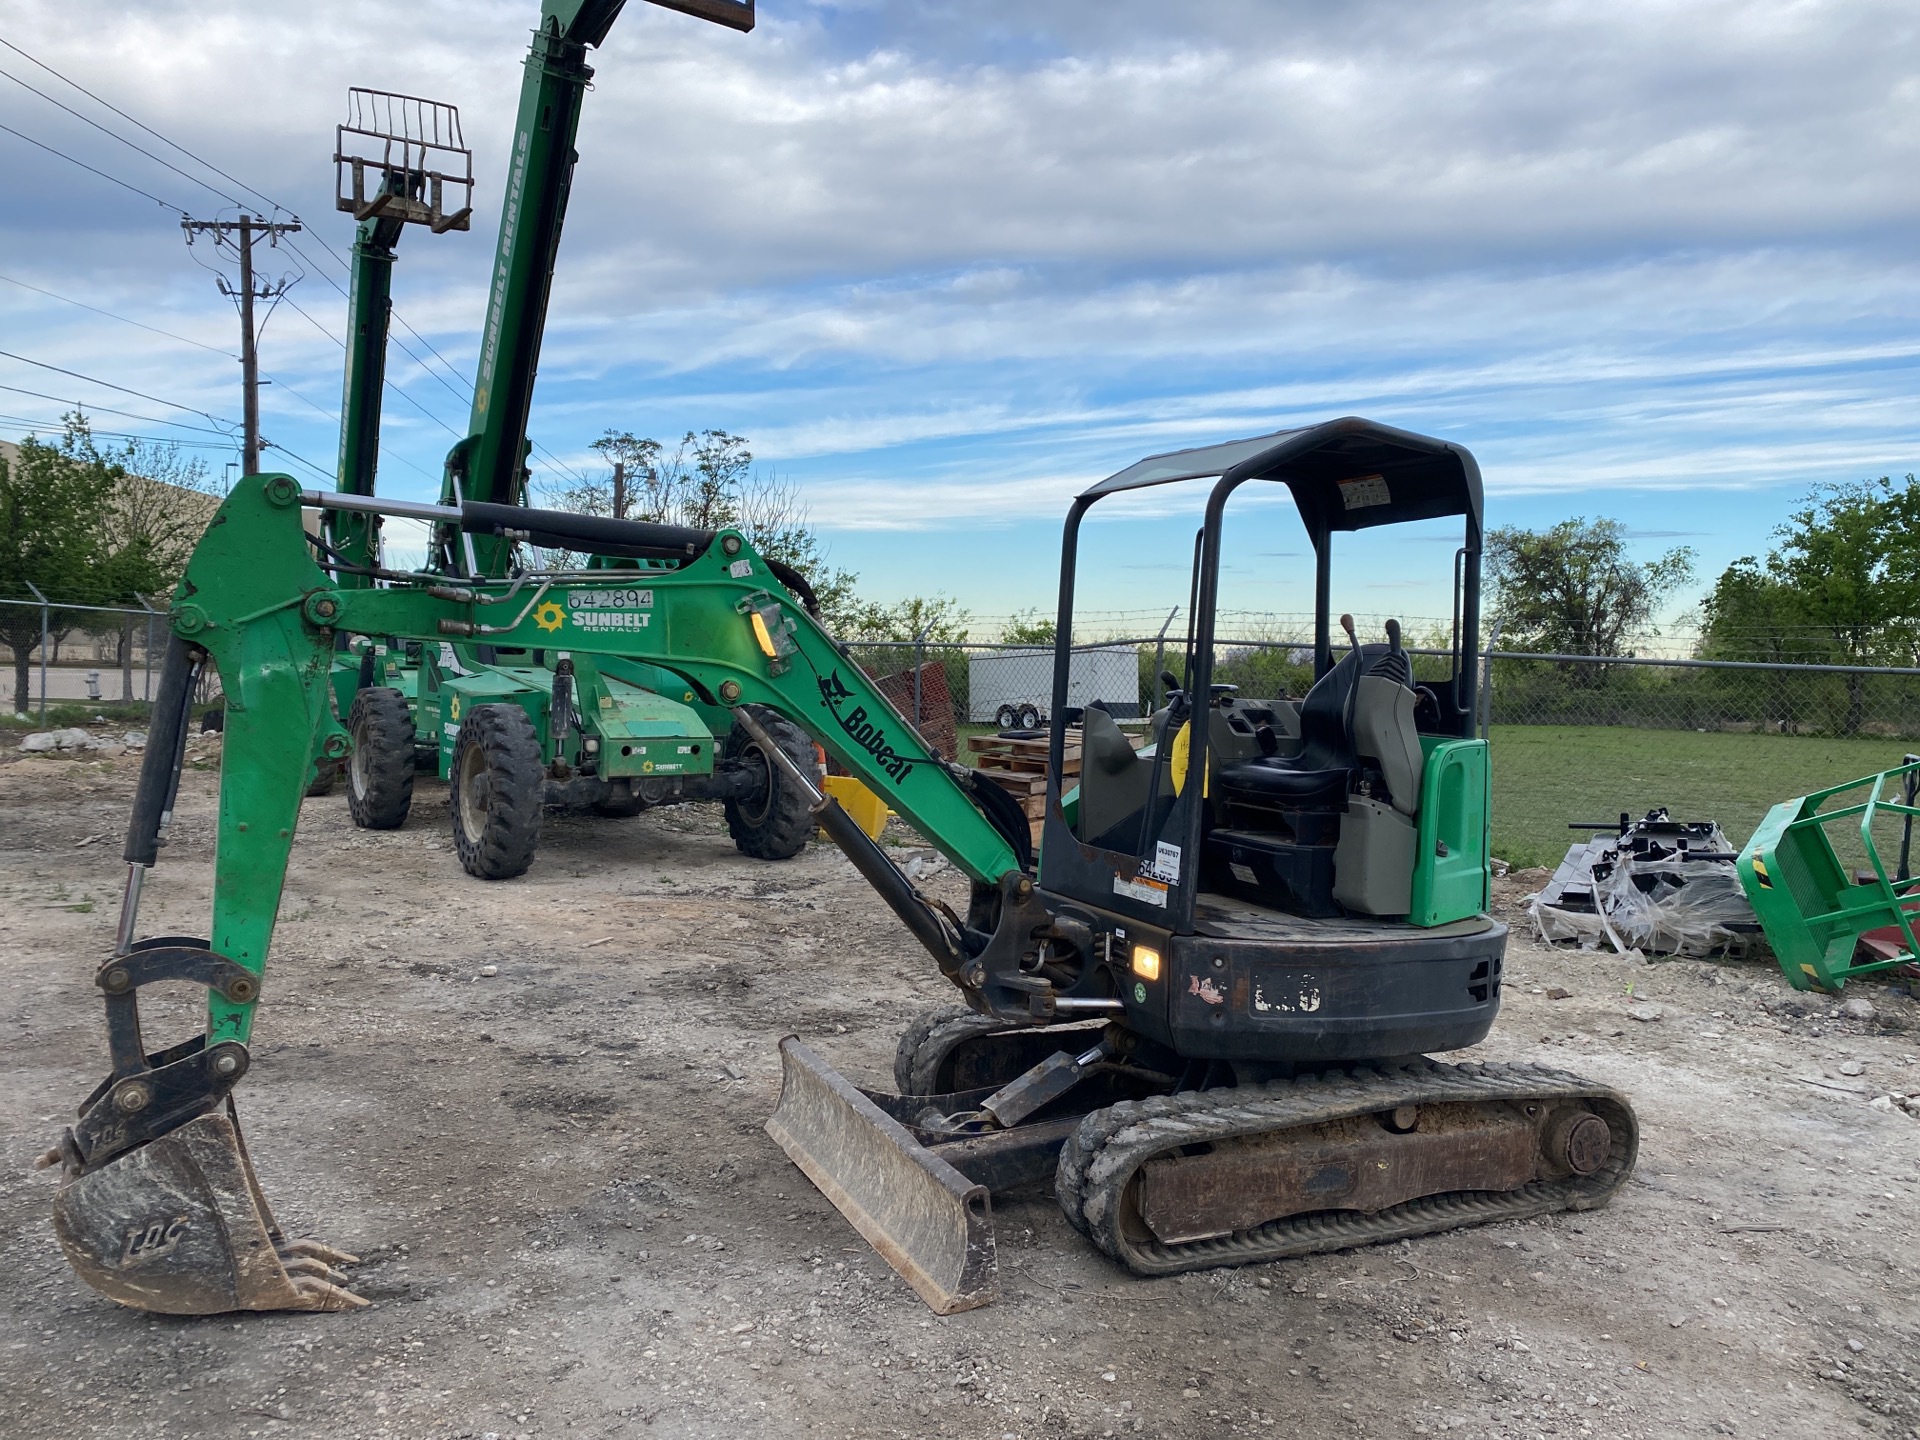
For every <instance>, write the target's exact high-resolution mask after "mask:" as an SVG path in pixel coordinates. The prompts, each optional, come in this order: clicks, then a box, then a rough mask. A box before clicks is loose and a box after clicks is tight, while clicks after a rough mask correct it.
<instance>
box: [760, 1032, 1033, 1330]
mask: <svg viewBox="0 0 1920 1440" xmlns="http://www.w3.org/2000/svg"><path fill="white" fill-rule="evenodd" d="M767 1134H769V1135H771V1136H772V1137H773V1139H774V1141H775V1143H776V1144H778V1145H779V1146H780V1148H781V1149H782V1150H784V1151H786V1152H787V1155H788V1156H789V1157H790V1158H791V1159H792V1160H793V1163H794V1164H796V1165H798V1166H799V1167H800V1169H801V1170H802V1171H804V1172H805V1173H806V1177H807V1178H808V1179H809V1180H811V1181H812V1182H813V1183H814V1184H815V1185H816V1186H817V1187H818V1188H819V1190H820V1193H821V1194H823V1195H825V1196H826V1197H827V1198H828V1199H829V1200H831V1201H832V1202H833V1203H834V1206H835V1207H836V1208H837V1209H838V1210H839V1211H840V1213H841V1214H842V1215H844V1216H846V1217H847V1220H848V1221H849V1222H850V1223H851V1224H852V1225H853V1228H854V1229H856V1230H858V1231H859V1232H860V1234H861V1236H862V1237H863V1238H864V1239H865V1240H866V1242H867V1243H868V1244H869V1245H871V1246H873V1248H874V1249H875V1250H876V1251H878V1252H879V1254H880V1256H881V1258H883V1259H884V1260H885V1261H886V1262H887V1263H888V1264H889V1265H891V1266H893V1268H894V1269H895V1270H897V1271H899V1272H900V1276H901V1278H902V1279H904V1280H905V1281H906V1282H907V1283H908V1284H909V1285H911V1286H912V1287H913V1288H914V1290H915V1292H917V1293H918V1294H919V1296H920V1298H921V1299H922V1300H924V1301H926V1302H927V1305H928V1306H929V1307H930V1308H931V1309H932V1310H933V1313H934V1314H936V1315H952V1314H956V1313H957V1312H959V1311H961V1310H972V1309H975V1308H976V1307H978V1306H981V1305H988V1304H991V1303H992V1302H993V1298H994V1277H995V1261H994V1248H993V1209H992V1201H991V1200H990V1199H989V1197H988V1193H987V1187H986V1186H985V1185H980V1184H976V1183H975V1182H974V1181H972V1180H969V1179H968V1178H967V1177H966V1176H965V1175H963V1174H961V1173H960V1171H959V1170H957V1169H955V1168H954V1167H953V1165H951V1164H950V1163H948V1162H947V1161H946V1160H944V1159H942V1158H941V1157H940V1156H939V1155H937V1154H935V1153H934V1152H933V1151H932V1150H930V1149H928V1148H927V1147H926V1146H925V1145H922V1144H921V1143H920V1142H919V1141H918V1140H916V1139H915V1138H914V1136H913V1135H912V1133H911V1132H909V1131H908V1130H907V1128H906V1127H905V1126H904V1125H902V1124H901V1123H900V1122H899V1121H898V1120H896V1119H894V1118H893V1117H892V1116H890V1115H888V1114H887V1113H886V1111H884V1110H882V1109H881V1108H880V1106H879V1105H878V1104H876V1103H875V1101H874V1099H873V1098H872V1097H870V1096H869V1095H868V1094H866V1093H865V1092H864V1091H861V1090H859V1089H857V1088H856V1087H854V1086H853V1085H850V1084H849V1083H848V1082H847V1081H846V1080H845V1079H844V1078H843V1077H842V1076H841V1075H839V1074H838V1073H837V1072H835V1070H834V1069H833V1067H831V1066H830V1065H828V1064H827V1063H826V1062H825V1061H824V1060H822V1059H821V1058H820V1057H819V1056H818V1055H816V1054H814V1053H813V1051H811V1050H809V1049H808V1048H807V1047H806V1046H805V1045H803V1044H801V1043H800V1041H799V1040H798V1039H797V1038H795V1037H793V1036H788V1037H787V1038H786V1039H785V1040H782V1041H781V1042H780V1103H779V1105H778V1106H776V1107H775V1108H774V1112H773V1115H772V1116H771V1117H770V1118H769V1119H768V1121H767Z"/></svg>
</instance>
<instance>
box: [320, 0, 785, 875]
mask: <svg viewBox="0 0 1920 1440" xmlns="http://www.w3.org/2000/svg"><path fill="white" fill-rule="evenodd" d="M655 3H658V0H655ZM667 8H670V9H677V10H684V11H687V12H688V13H691V14H694V15H697V16H700V17H701V18H704V19H709V20H717V21H719V22H721V23H723V24H726V25H729V26H731V27H733V28H735V29H749V28H751V26H752V23H753V7H752V6H751V4H736V3H731V0H698V3H687V4H672V5H669V6H668V7H667ZM621 10H622V3H621V0H545V3H544V4H543V7H542V10H541V15H540V24H539V26H538V28H537V29H536V30H535V32H534V35H533V40H532V44H531V46H530V49H529V53H528V56H527V62H526V67H525V74H524V76H523V78H522V81H521V87H520V99H519V105H518V109H517V111H516V115H515V124H514V130H513V140H512V144H511V148H510V151H509V155H508V163H507V165H506V167H505V168H506V175H505V183H504V185H503V189H502V197H501V214H500V228H499V234H498V237H497V240H496V242H495V252H494V262H493V271H492V275H493V282H492V284H491V285H489V287H488V290H487V308H486V314H485V316H484V317H483V319H482V322H481V325H480V335H481V337H482V343H481V351H480V362H479V370H478V373H477V375H476V376H475V380H474V398H473V409H472V414H471V416H470V418H469V421H468V433H467V434H466V435H465V436H464V437H463V438H462V439H461V440H460V441H459V442H458V443H457V444H455V445H454V446H453V448H452V450H451V451H450V452H449V454H448V456H447V460H446V465H445V468H444V472H443V477H442V483H441V503H442V504H445V505H457V504H458V503H459V502H460V501H462V500H479V501H485V502H489V503H495V504H510V505H517V504H520V503H522V502H523V501H524V500H525V498H526V490H527V485H528V474H527V456H528V453H529V450H530V444H529V439H528V433H527V425H528V414H529V407H530V406H531V403H532V398H533V391H534V385H535V381H536V379H537V375H538V371H539V361H540V347H541V342H542V339H543V337H544V334H545V330H546V318H547V308H548V300H549V295H550V289H551V285H552V279H553V270H554V265H555V262H556V260H557V257H558V255H559V248H560V239H561V233H562V230H563V228H564V224H565V220H566V212H567V204H568V200H569V197H570V194H571V190H572V184H573V172H574V166H575V162H576V160H577V158H578V157H577V155H576V154H575V151H574V139H575V133H576V131H577V129H578V125H579V120H580V113H581V107H582V106H583V104H584V103H585V99H586V95H587V91H588V89H589V84H590V82H591V81H592V79H593V75H594V72H593V69H592V67H591V66H589V65H588V63H587V60H588V56H589V54H590V52H591V51H592V50H593V49H594V48H596V47H598V46H599V45H601V44H602V43H603V42H604V41H605V39H606V36H607V34H608V32H609V29H610V27H611V26H612V25H613V23H614V21H615V19H616V18H617V17H618V16H619V14H620V12H621ZM350 109H351V115H350V119H349V123H348V124H347V125H344V126H342V127H340V132H339V142H338V144H337V146H336V166H337V168H338V174H339V179H338V181H337V183H336V187H335V188H336V191H337V195H338V200H337V203H338V205H339V208H341V209H343V210H346V211H348V212H350V213H352V214H353V215H355V216H356V217H357V218H358V219H359V221H360V225H359V233H358V238H357V240H356V243H355V245H354V251H353V254H354V277H353V290H352V303H351V308H350V315H349V329H350V331H351V339H350V345H349V349H348V354H347V378H346V388H345V401H344V403H343V407H342V422H341V435H340V466H339V476H340V478H339V489H340V490H341V491H343V492H344V493H347V494H354V495H371V494H372V493H373V489H374V486H373V481H374V459H375V457H376V455H377V452H378V443H379V419H380V395H381V386H382V383H383V379H384V370H383V366H384V357H385V349H386V342H387V316H388V308H389V307H388V301H387V294H388V286H389V283H390V273H391V270H392V264H393V254H392V246H393V244H394V242H395V241H396V240H397V239H398V236H399V233H400V231H401V229H402V228H403V227H404V225H405V223H406V222H408V221H414V222H418V223H421V224H425V225H428V226H430V227H431V228H433V229H435V230H436V231H439V230H443V229H451V228H465V226H466V224H467V211H468V210H469V209H470V201H471V193H472V184H473V181H472V167H471V163H470V157H469V155H468V152H467V151H466V150H465V149H464V148H463V146H462V144H461V141H460V129H459V116H458V113H457V112H456V111H454V110H453V107H452V106H449V105H439V104H435V103H433V102H429V101H421V100H417V99H413V98H412V97H408V96H395V95H388V94H385V93H384V92H374V91H363V90H356V91H354V92H353V93H352V97H351V106H350ZM361 152H366V153H364V154H363V153H361ZM349 161H350V162H351V170H350V171H349V169H348V168H347V166H348V163H349ZM455 161H457V162H458V163H457V164H455V163H454V162H455ZM436 162H437V163H436ZM446 167H451V168H452V169H453V171H454V172H455V178H454V180H453V184H452V187H451V188H452V189H453V190H454V192H455V196H454V198H453V199H446V198H444V196H445V193H446V191H447V190H448V188H449V186H448V183H447V180H446V177H445V176H444V175H443V173H442V170H443V168H446ZM349 178H351V182H352V183H351V184H349V183H348V180H349ZM461 186H464V193H463V194H462V193H460V187H461ZM459 199H464V200H466V201H468V202H469V204H468V205H467V206H464V207H462V208H461V209H459V210H453V211H449V210H448V209H446V208H444V207H446V206H451V205H453V204H455V203H456V202H457V200H459ZM324 523H325V528H326V532H327V535H328V537H329V540H330V541H331V543H332V544H333V545H334V547H335V551H336V553H337V555H338V556H339V558H341V559H343V560H345V561H346V562H348V564H349V565H351V566H358V567H361V568H362V569H363V570H364V567H367V566H369V565H371V564H372V563H373V559H374V556H375V554H376V553H377V547H378V524H379V517H378V516H377V515H375V514H370V513H367V512H365V511H357V510H329V511H327V512H326V514H325V522H324ZM510 551H511V546H503V545H502V543H501V542H500V541H498V540H496V539H494V538H493V537H491V536H484V535H483V536H474V535H471V534H468V533H464V532H459V531H456V530H454V529H452V528H451V527H448V526H437V527H435V532H434V537H433V542H432V545H431V559H430V564H429V568H430V569H433V570H435V571H438V572H440V573H442V574H444V575H447V576H448V577H449V578H452V579H456V580H465V579H468V578H471V577H472V576H476V575H479V576H487V577H498V576H500V575H502V574H504V573H505V569H504V567H505V565H506V563H507V561H506V557H507V556H508V554H509V553H510ZM589 563H590V564H591V565H593V566H595V567H603V566H604V567H605V568H606V569H607V571H608V573H607V575H606V586H605V589H604V592H603V594H604V598H605V600H606V602H607V603H606V604H604V605H602V606H600V607H599V608H600V609H602V610H604V611H605V612H606V613H604V614H602V615H601V616H600V617H599V620H600V622H601V623H602V624H603V625H605V626H607V627H609V628H613V627H617V626H621V625H624V626H627V627H628V628H634V627H637V626H639V625H643V624H644V623H645V622H646V618H647V617H646V613H645V611H644V609H643V608H641V607H638V606H630V605H625V604H623V603H622V602H624V601H625V600H627V599H628V598H630V597H633V596H636V595H639V594H641V593H643V592H644V589H645V586H646V584H647V576H646V574H645V573H644V566H645V565H646V564H647V563H650V562H643V561H638V560H635V559H633V558H632V557H611V556H607V555H603V554H596V555H594V556H593V557H592V559H591V561H590V562H589ZM652 563H657V562H652ZM775 568H776V570H777V569H778V568H779V567H778V566H777V565H776V566H775ZM339 578H340V583H341V584H342V585H343V586H346V585H351V584H353V583H355V577H354V572H353V571H352V570H343V571H341V572H340V577H339ZM784 578H785V581H786V583H787V585H788V587H789V588H792V589H796V590H797V591H799V593H800V594H801V595H802V596H803V597H805V596H807V595H808V594H810V592H809V591H808V590H807V589H806V582H805V581H804V580H803V579H802V578H800V577H799V576H797V575H794V574H792V573H791V572H788V573H787V574H786V575H785V577H784ZM358 583H367V582H366V580H365V577H364V575H362V576H361V577H360V578H359V582H358ZM542 614H543V615H545V616H549V617H550V614H551V612H542ZM540 638H541V640H542V642H543V643H541V644H538V645H535V646H532V647H527V646H515V645H511V644H508V643H506V642H505V641H504V640H502V639H499V638H497V637H493V636H488V635H480V636H475V637H473V638H471V639H466V640H457V641H448V640H446V639H444V638H443V639H442V640H441V641H439V642H438V643H432V644H428V645H424V646H423V645H421V644H419V643H418V642H415V643H413V644H410V645H408V644H402V645H394V644H393V643H392V641H393V637H390V636H382V635H373V636H364V637H359V638H358V639H357V640H350V637H348V636H347V634H346V633H345V632H344V631H343V632H340V638H339V642H338V643H339V644H340V645H341V647H342V653H341V655H340V658H338V659H337V660H336V661H335V667H334V684H335V705H336V708H337V709H338V712H339V714H340V715H341V716H342V718H343V719H344V720H345V722H346V726H347V729H348V731H349V732H350V733H351V735H352V737H353V741H354V749H353V757H352V759H351V761H350V762H349V763H348V764H347V766H346V781H347V806H348V810H349V812H350V813H351V815H352V817H353V820H354V823H355V824H357V825H360V826H363V827H365V828H368V829H376V830H389V829H397V828H399V827H400V826H402V825H404V824H405V823H406V821H407V818H408V815H409V814H410V813H411V810H412V805H413V780H414V773H415V769H416V767H417V766H424V767H427V768H431V769H432V770H433V771H435V773H437V774H438V775H439V776H440V777H441V778H442V779H446V780H449V781H453V780H455V775H454V771H453V761H454V753H453V751H454V741H455V739H456V738H457V736H458V732H459V723H458V722H459V711H460V710H461V709H462V708H463V707H471V706H474V705H483V704H513V705H517V706H518V707H519V708H520V709H521V710H523V711H524V712H525V713H526V717H527V719H528V720H529V721H530V722H531V725H532V734H531V739H530V740H529V739H526V738H525V737H522V738H521V739H520V740H518V741H516V742H514V743H516V744H517V745H518V746H519V748H520V750H521V751H522V754H521V757H520V758H521V763H520V765H519V766H518V767H517V768H516V769H515V770H514V771H513V772H512V774H511V776H503V781H504V783H507V784H511V785H512V786H513V787H514V788H515V790H516V792H517V793H516V795H515V797H514V798H513V801H512V803H511V804H503V805H501V806H500V807H498V809H497V812H496V815H495V820H496V822H497V823H496V833H495V834H494V836H493V837H492V838H491V839H490V840H489V841H488V842H487V843H484V844H483V843H480V841H479V840H478V838H477V837H476V836H475V835H474V834H473V833H472V832H471V829H470V827H469V825H468V822H469V821H470V820H471V819H472V818H473V817H472V816H471V815H470V814H468V813H466V812H463V810H462V809H461V807H460V806H459V805H458V804H455V805H454V806H453V807H452V822H453V832H454V848H455V851H456V853H457V854H458V855H459V856H460V860H461V864H462V865H463V866H464V867H465V868H466V869H467V871H468V873H469V874H472V875H475V876H478V877H480V878H482V879H489V880H500V879H508V878H511V877H513V876H515V875H518V874H520V873H521V872H522V871H524V870H525V869H526V868H527V867H528V866H529V865H530V864H532V862H533V859H534V856H535V854H536V851H537V847H538V844H539V830H540V820H541V813H542V809H543V807H544V806H546V805H574V806H586V807H591V808H592V809H593V810H595V811H596V812H598V813H600V814H603V815H609V816H620V815H633V814H636V813H638V812H639V811H640V810H642V809H645V808H647V807H648V806H650V805H656V804H664V803H672V802H676V801H682V800H717V801H720V802H721V803H722V804H723V805H724V806H725V808H726V818H727V828H728V830H729V832H730V833H731V834H732V836H733V838H734V843H735V844H736V845H737V846H738V847H739V849H740V850H741V851H742V853H744V854H747V855H751V856H753V857H755V858H757V859H770V860H778V859H788V858H790V857H792V856H793V855H795V854H798V853H799V852H800V850H802V849H803V848H804V847H805V846H806V844H807V843H808V841H809V839H810V838H811V837H812V835H813V833H814V826H813V823H812V821H811V819H810V817H809V816H808V814H807V812H806V803H805V796H804V793H803V792H802V791H801V790H800V789H798V788H797V787H796V785H795V784H794V783H793V782H791V781H789V780H788V779H787V778H786V775H785V772H784V771H783V770H782V769H780V768H779V767H778V766H775V765H774V764H772V763H771V761H769V760H768V759H767V755H766V751H765V749H764V748H763V745H762V742H761V739H756V738H755V737H754V736H752V735H750V734H748V733H747V732H746V731H745V730H744V729H742V728H741V727H740V726H738V725H737V724H735V723H734V721H733V717H732V715H731V713H730V711H729V710H728V709H727V708H726V707H719V706H713V705H706V704H703V703H702V702H701V701H700V699H699V697H698V696H697V695H696V694H695V693H694V692H692V691H690V690H688V689H687V688H686V687H685V686H683V685H681V684H680V683H679V682H678V680H677V678H676V677H674V676H672V675H669V674H666V673H665V672H661V671H658V670H656V669H655V668H653V667H650V666H647V665H644V664H639V663H636V662H631V661H623V660H619V659H608V660H605V661H603V660H602V659H600V658H598V657H594V656H591V655H588V654H585V653H580V652H577V650H575V649H572V648H569V646H568V645H567V644H565V643H564V637H563V636H562V635H561V633H560V626H559V625H557V624H553V625H546V626H542V627H540ZM763 729H764V730H765V731H766V734H765V736H764V737H762V738H764V739H766V740H768V741H769V742H770V743H772V744H773V745H775V746H777V747H779V748H780V749H782V750H783V751H784V753H785V754H786V755H787V756H788V757H790V758H792V759H794V760H795V761H796V762H797V763H799V764H801V765H802V766H803V767H804V766H808V765H811V764H812V763H813V761H812V756H813V753H814V752H813V742H812V740H811V739H809V738H808V737H807V736H806V735H805V734H804V733H803V732H802V731H800V730H799V729H797V728H796V727H794V726H791V725H789V724H788V723H787V722H785V721H783V720H778V719H769V720H768V721H767V722H766V724H765V726H763ZM334 771H335V766H334V765H333V764H332V763H331V762H328V761H326V760H324V759H318V760H317V761H316V772H317V777H318V778H317V781H316V783H317V785H319V786H326V785H328V784H330V782H331V780H332V777H333V774H334ZM454 790H455V795H456V796H457V795H458V793H459V787H458V785H457V784H456V785H455V787H454Z"/></svg>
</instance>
